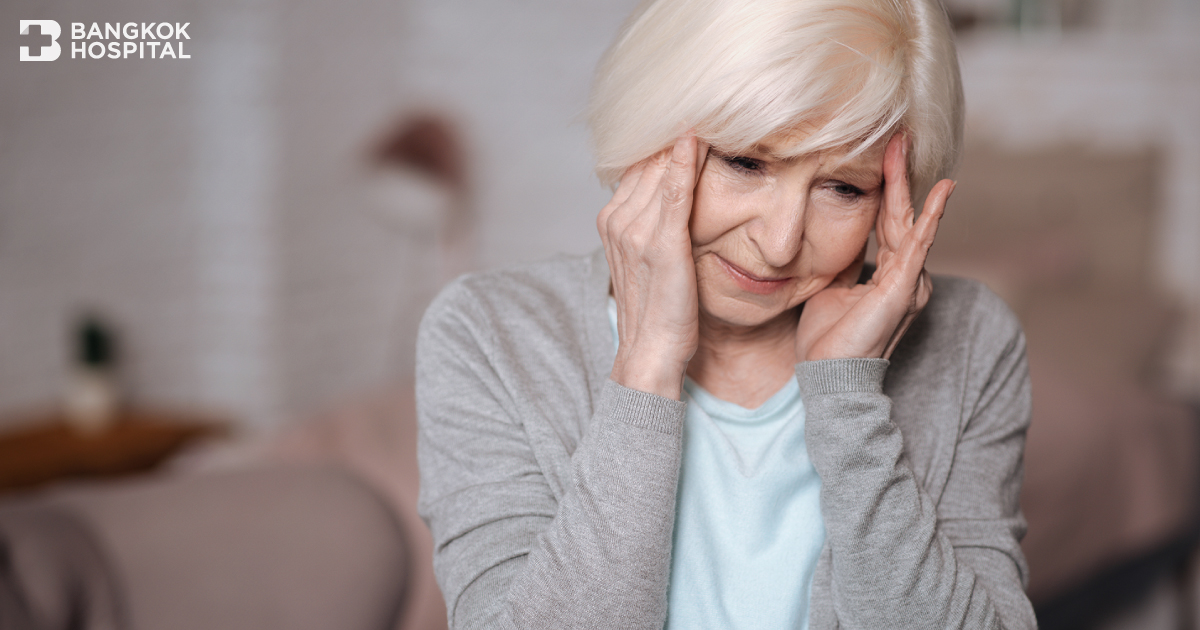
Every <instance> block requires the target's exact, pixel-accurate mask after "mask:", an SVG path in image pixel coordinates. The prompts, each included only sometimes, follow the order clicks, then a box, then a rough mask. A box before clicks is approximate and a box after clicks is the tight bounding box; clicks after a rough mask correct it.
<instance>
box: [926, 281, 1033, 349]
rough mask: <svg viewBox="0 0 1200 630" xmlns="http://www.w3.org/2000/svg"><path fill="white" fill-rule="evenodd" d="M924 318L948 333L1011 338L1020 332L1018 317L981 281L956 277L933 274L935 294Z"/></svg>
mask: <svg viewBox="0 0 1200 630" xmlns="http://www.w3.org/2000/svg"><path fill="white" fill-rule="evenodd" d="M922 317H923V318H925V319H927V320H928V325H933V326H936V327H937V328H939V329H942V330H944V331H946V332H948V333H953V334H959V335H968V336H970V337H972V338H976V339H977V338H979V337H980V336H984V337H992V336H1000V337H1010V336H1012V335H1014V334H1018V333H1020V330H1021V324H1020V322H1019V321H1018V319H1017V316H1016V315H1015V314H1014V313H1013V312H1012V309H1010V308H1009V307H1008V304H1006V303H1005V302H1004V300H1003V299H1001V298H1000V296H998V295H996V294H995V293H994V292H992V290H991V289H989V288H988V287H987V286H986V285H984V284H983V283H982V282H979V281H977V280H970V279H967V278H958V277H954V276H942V275H936V276H934V277H933V295H932V296H931V297H930V300H929V304H928V305H927V306H926V308H925V313H923V314H922Z"/></svg>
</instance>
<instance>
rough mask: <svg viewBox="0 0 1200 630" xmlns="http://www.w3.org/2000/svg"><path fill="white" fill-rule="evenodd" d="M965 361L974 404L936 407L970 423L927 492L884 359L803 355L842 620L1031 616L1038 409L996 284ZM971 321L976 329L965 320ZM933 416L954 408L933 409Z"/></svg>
mask: <svg viewBox="0 0 1200 630" xmlns="http://www.w3.org/2000/svg"><path fill="white" fill-rule="evenodd" d="M986 297H987V298H990V299H988V300H984V303H985V304H984V305H983V308H982V309H981V310H983V311H984V314H983V317H984V318H985V319H987V318H990V319H991V321H990V322H986V323H987V324H988V325H989V326H990V327H991V328H992V330H991V331H990V332H989V334H988V335H983V336H981V335H979V334H977V333H978V332H979V331H976V330H972V331H969V333H968V334H971V335H972V341H973V342H974V343H973V345H972V347H971V349H970V351H969V356H970V357H971V365H969V366H965V369H967V371H968V373H967V374H966V376H965V381H966V383H967V387H966V388H965V390H966V391H967V392H971V394H970V395H969V396H967V397H966V398H965V399H964V400H963V401H962V404H963V407H964V409H962V410H959V409H936V408H931V409H929V410H928V413H930V414H931V415H932V414H939V415H940V414H946V415H952V416H953V420H952V421H951V423H952V426H950V427H948V428H947V431H953V430H955V429H957V428H960V427H958V426H957V423H958V419H959V418H960V417H963V418H965V421H963V425H962V426H961V431H962V433H961V435H960V436H959V438H958V443H957V446H956V450H955V454H954V463H953V466H952V468H951V470H950V475H949V478H948V479H947V481H946V485H945V487H944V489H943V491H942V492H941V495H940V496H939V497H937V498H936V500H935V498H934V497H932V496H930V495H929V494H928V492H926V489H925V488H924V487H923V486H922V485H921V483H919V482H918V480H917V479H916V478H915V477H914V474H913V472H912V470H911V469H910V468H909V466H908V464H907V463H906V461H905V458H904V455H903V444H902V442H903V436H902V435H901V433H900V430H899V428H898V427H897V425H896V424H895V423H893V422H892V421H891V419H890V415H891V400H890V399H889V398H888V397H887V396H886V395H884V394H883V393H882V384H883V377H884V372H885V371H886V369H887V365H888V362H887V361H885V360H882V359H845V360H829V361H816V362H808V363H803V364H801V365H800V366H798V369H797V374H798V376H799V379H800V384H801V387H802V389H803V390H804V400H805V404H806V407H807V412H808V420H807V427H806V436H807V439H808V443H809V451H810V453H811V455H812V458H813V463H814V465H815V466H816V469H817V471H818V473H819V474H820V476H821V479H822V483H823V486H822V493H821V508H822V514H823V515H824V518H825V523H826V531H827V536H828V545H829V548H830V551H831V557H830V559H831V563H830V565H831V566H830V570H831V573H832V584H833V586H832V592H831V593H830V594H829V595H830V597H831V598H832V601H833V612H834V614H835V615H836V617H837V621H838V622H839V623H840V624H841V626H843V627H846V628H878V627H895V626H896V620H897V619H903V620H906V622H907V623H906V625H907V626H908V627H926V628H1008V629H1009V630H1014V629H1018V628H1035V627H1036V621H1035V619H1034V616H1033V611H1032V608H1031V607H1030V605H1029V601H1028V599H1027V598H1026V597H1025V594H1024V588H1023V583H1024V581H1025V580H1026V579H1027V575H1026V571H1025V565H1024V557H1023V555H1022V554H1021V550H1020V547H1019V545H1018V538H1019V537H1020V535H1021V534H1022V533H1023V532H1024V521H1023V519H1022V518H1021V516H1020V512H1019V506H1018V494H1019V491H1020V483H1021V461H1022V452H1023V449H1024V442H1025V430H1026V428H1027V427H1028V422H1029V414H1030V394H1029V377H1028V368H1027V365H1026V360H1025V347H1024V338H1023V336H1022V334H1021V332H1020V329H1019V327H1018V326H1017V324H1016V321H1015V318H1013V317H1012V315H1011V313H1009V312H1008V311H1007V309H1006V308H1004V307H1003V305H1002V304H1000V303H999V300H998V299H996V298H995V297H994V296H991V295H990V294H988V295H987V296H986ZM964 332H967V331H964ZM929 422H943V423H944V422H945V420H942V419H940V418H939V419H935V418H933V417H931V418H930V419H929Z"/></svg>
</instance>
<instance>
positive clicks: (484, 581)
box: [417, 251, 1036, 630]
mask: <svg viewBox="0 0 1200 630" xmlns="http://www.w3.org/2000/svg"><path fill="white" fill-rule="evenodd" d="M608 281H609V277H608V266H607V264H606V263H605V259H604V254H603V252H602V251H598V252H596V253H595V254H593V255H591V256H587V257H576V258H568V257H560V258H556V259H553V260H550V261H547V262H542V263H537V264H532V265H525V266H520V267H515V268H510V269H505V270H500V271H490V272H484V273H477V274H471V275H467V276H464V277H462V278H460V279H458V280H457V281H455V282H454V283H452V284H451V285H450V286H448V287H447V288H446V289H445V290H444V291H443V292H442V294H441V295H440V296H439V297H438V298H437V299H436V300H435V301H434V303H433V305H432V306H430V308H429V310H428V312H427V313H426V315H425V318H424V320H423V321H422V324H421V329H420V334H419V337H418V343H417V408H418V417H419V422H420V438H419V459H420V468H421V499H420V511H421V515H422V517H423V518H424V519H425V521H426V522H427V523H428V524H429V527H430V530H431V531H432V532H433V538H434V545H435V551H434V567H435V570H436V572H437V577H438V582H439V584H440V585H441V588H442V592H443V594H444V595H445V597H446V605H447V608H448V610H449V615H450V623H451V626H452V627H454V628H647V629H653V630H660V629H661V628H662V627H663V624H664V622H665V619H666V615H667V613H668V611H667V605H666V602H667V598H666V594H667V585H668V580H669V578H670V567H671V562H670V556H671V533H672V527H673V524H674V519H675V490H676V485H677V481H678V475H679V464H680V457H681V452H682V432H683V417H684V403H682V402H680V401H677V400H669V399H666V398H662V397H659V396H655V395H652V394H646V393H642V392H638V391H635V390H631V389H627V388H625V387H622V386H620V385H617V384H616V383H614V382H612V381H611V380H609V379H608V374H609V372H610V371H611V369H612V362H613V356H614V352H613V342H612V338H611V332H610V329H609V323H608V315H607V312H606V300H607V295H608ZM796 373H797V376H798V378H799V382H800V388H801V392H802V396H803V399H804V403H805V408H806V414H807V415H806V428H805V438H806V440H807V443H808V447H809V451H810V453H809V454H810V456H811V458H812V460H813V464H814V465H815V466H816V469H817V472H818V473H819V474H820V476H821V481H822V490H821V513H822V516H823V518H824V519H825V528H826V537H827V538H826V542H825V548H824V550H823V551H822V555H821V558H820V560H819V562H818V565H817V570H816V575H815V577H814V581H813V588H812V604H811V607H810V610H811V616H810V627H811V628H813V630H824V629H827V628H838V627H842V628H870V629H881V628H929V629H934V628H1008V629H1010V630H1016V629H1021V628H1033V627H1035V625H1036V622H1035V621H1034V617H1033V611H1032V608H1031V607H1030V605H1029V601H1028V599H1027V598H1026V597H1025V594H1024V589H1023V584H1024V583H1025V582H1026V581H1027V575H1026V566H1025V560H1024V557H1023V555H1022V553H1021V549H1020V547H1019V545H1018V540H1019V539H1020V537H1021V536H1022V535H1023V533H1024V520H1023V519H1022V517H1021V514H1020V510H1019V507H1018V503H1017V499H1018V494H1019V492H1020V487H1021V473H1022V468H1021V460H1022V451H1023V449H1024V444H1025V431H1026V429H1027V427H1028V424H1029V416H1030V392H1029V376H1028V368H1027V366H1026V361H1025V341H1024V337H1023V335H1022V333H1021V329H1020V326H1019V325H1018V323H1017V321H1016V318H1015V317H1014V316H1013V315H1012V313H1011V312H1010V311H1009V310H1008V308H1007V307H1005V305H1004V304H1003V302H1001V300H1000V299H999V298H997V297H996V296H995V295H994V294H992V293H991V292H989V291H988V290H987V289H986V288H984V287H983V286H982V285H980V284H978V283H975V282H971V281H967V280H961V279H954V278H936V279H935V280H934V291H933V298H932V299H931V301H930V302H929V305H928V306H927V307H926V309H925V311H924V312H923V313H922V314H921V316H920V317H919V318H918V319H917V320H916V322H914V324H913V325H912V327H911V328H910V329H909V331H908V333H907V334H906V335H905V337H904V339H903V340H902V341H901V343H900V345H899V347H897V349H896V351H895V353H894V354H893V356H892V359H891V361H890V363H889V362H888V361H885V360H882V359H846V360H831V361H817V362H807V363H801V364H800V365H798V366H797V367H796ZM796 595H797V596H800V595H801V594H799V593H797V594H796Z"/></svg>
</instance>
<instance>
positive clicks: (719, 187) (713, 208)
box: [688, 171, 755, 245]
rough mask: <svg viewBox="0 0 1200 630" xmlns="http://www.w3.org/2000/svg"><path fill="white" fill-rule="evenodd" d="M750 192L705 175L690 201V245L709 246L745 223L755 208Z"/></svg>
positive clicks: (706, 173) (716, 177) (720, 178)
mask: <svg viewBox="0 0 1200 630" xmlns="http://www.w3.org/2000/svg"><path fill="white" fill-rule="evenodd" d="M753 197H754V195H753V192H752V191H747V190H742V189H741V188H740V187H738V186H735V185H731V183H730V182H727V181H724V178H722V177H721V176H719V175H713V174H711V173H709V172H708V171H705V173H704V174H703V175H702V176H701V178H700V184H699V185H698V186H696V193H695V196H694V197H693V201H692V216H691V218H690V219H689V220H688V230H689V232H690V233H691V238H692V244H693V245H708V244H710V243H712V242H714V241H716V240H717V239H719V238H721V236H723V235H725V234H726V233H728V232H729V231H730V230H733V229H734V228H736V227H737V226H738V225H740V224H741V223H742V222H743V221H744V220H745V216H744V215H745V214H746V213H747V212H749V210H750V209H751V208H753V207H754V204H755V201H754V198H753Z"/></svg>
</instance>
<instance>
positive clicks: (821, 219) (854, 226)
mask: <svg viewBox="0 0 1200 630" xmlns="http://www.w3.org/2000/svg"><path fill="white" fill-rule="evenodd" d="M874 224H875V213H874V212H866V213H863V214H862V215H858V216H853V217H838V216H833V217H831V216H829V215H828V214H825V215H823V214H822V213H816V214H815V216H814V218H813V221H812V222H811V223H810V224H809V225H808V226H807V227H806V228H805V232H806V235H805V239H804V240H805V246H806V249H808V252H809V254H810V258H809V261H810V264H811V268H812V270H813V272H814V273H815V274H817V275H837V274H838V273H841V272H842V271H843V270H844V269H846V267H849V266H850V265H851V264H853V263H854V261H855V259H856V258H857V257H858V254H859V253H860V252H862V250H863V247H865V246H866V244H867V238H868V237H869V236H870V235H871V228H872V227H873V226H874Z"/></svg>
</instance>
